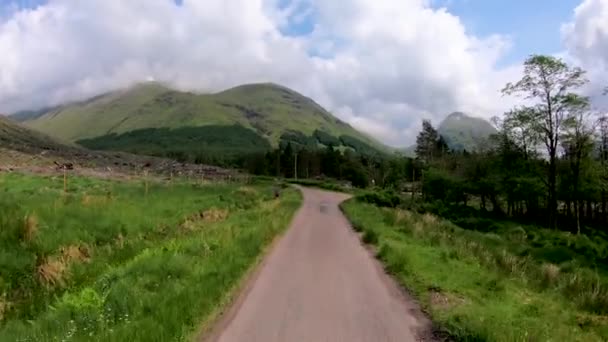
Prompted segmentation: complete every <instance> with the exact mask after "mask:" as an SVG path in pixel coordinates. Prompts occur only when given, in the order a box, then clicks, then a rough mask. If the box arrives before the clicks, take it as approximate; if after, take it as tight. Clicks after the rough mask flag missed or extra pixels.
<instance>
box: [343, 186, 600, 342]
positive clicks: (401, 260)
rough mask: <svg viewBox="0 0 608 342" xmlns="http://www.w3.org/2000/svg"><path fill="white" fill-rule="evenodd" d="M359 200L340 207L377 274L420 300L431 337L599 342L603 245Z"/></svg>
mask: <svg viewBox="0 0 608 342" xmlns="http://www.w3.org/2000/svg"><path fill="white" fill-rule="evenodd" d="M368 197H369V196H368ZM367 200H368V198H367V197H365V196H359V197H358V198H356V199H352V200H349V201H348V202H346V203H344V204H343V205H342V209H343V211H344V212H345V214H346V215H347V216H348V218H349V219H350V220H351V222H352V225H353V227H354V229H356V230H357V231H359V232H361V234H362V239H363V241H364V242H366V243H368V244H370V245H372V246H374V248H375V249H376V251H377V257H378V258H379V259H380V260H381V261H382V262H383V264H384V265H385V267H386V269H387V271H388V272H390V273H391V274H392V275H393V276H394V277H395V278H396V279H397V280H398V281H399V282H400V283H401V284H402V285H403V286H404V287H405V288H407V289H408V290H409V291H411V292H412V294H413V295H414V296H415V297H416V298H417V299H418V300H419V301H420V303H421V305H422V307H423V309H424V310H425V311H426V312H427V313H428V314H429V315H430V316H431V318H432V319H433V321H434V322H435V323H436V324H437V331H438V334H439V335H444V336H447V337H450V338H452V339H454V340H458V341H606V340H608V276H607V274H608V273H606V267H608V265H607V263H606V258H607V257H608V242H607V241H606V240H603V239H601V238H600V237H593V239H590V238H589V237H587V236H585V235H583V234H581V235H575V234H571V233H566V232H560V231H554V230H547V229H542V228H539V227H534V226H520V225H515V224H512V225H498V227H499V228H501V229H496V230H493V231H491V232H483V231H476V230H471V229H464V228H468V227H467V226H466V222H465V223H463V226H462V227H460V226H457V225H455V224H454V223H452V222H450V221H447V220H444V219H440V218H438V217H437V216H434V215H431V214H428V213H426V214H420V213H418V212H414V211H407V210H404V209H398V208H381V207H379V206H376V205H374V204H371V203H367ZM469 228H470V227H469Z"/></svg>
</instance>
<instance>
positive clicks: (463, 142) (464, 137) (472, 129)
mask: <svg viewBox="0 0 608 342" xmlns="http://www.w3.org/2000/svg"><path fill="white" fill-rule="evenodd" d="M437 132H438V133H439V134H440V135H441V136H442V137H443V138H444V139H445V142H446V144H447V145H448V146H449V147H450V148H451V149H452V150H454V151H463V150H468V151H474V150H476V149H478V147H479V146H482V145H483V144H484V142H486V141H487V140H488V137H490V136H491V135H493V134H496V128H494V127H493V126H492V124H490V123H489V122H487V121H486V120H484V119H479V118H474V117H471V116H468V115H466V114H464V113H460V112H455V113H452V114H450V115H448V116H447V117H446V118H445V119H444V120H443V121H442V122H441V123H440V124H439V125H438V126H437Z"/></svg>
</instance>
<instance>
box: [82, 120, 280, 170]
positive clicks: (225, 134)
mask: <svg viewBox="0 0 608 342" xmlns="http://www.w3.org/2000/svg"><path fill="white" fill-rule="evenodd" d="M77 142H78V143H79V144H80V145H82V146H85V147H87V148H90V149H94V150H113V151H126V152H132V153H138V154H147V155H155V156H166V157H169V158H172V159H176V160H178V161H182V162H185V161H190V162H195V161H198V162H201V163H202V162H209V161H213V160H217V159H220V158H223V159H224V160H227V161H230V160H236V159H237V158H238V157H242V156H243V155H246V154H251V153H257V152H265V151H268V150H270V148H271V147H270V144H269V143H268V141H267V140H266V139H265V138H264V137H261V136H260V135H258V134H257V133H256V132H255V131H253V130H251V129H248V128H245V127H243V126H239V125H234V126H202V127H181V128H175V129H168V128H146V129H141V130H135V131H131V132H127V133H123V134H119V135H117V134H115V133H112V134H108V135H104V136H100V137H96V138H93V139H86V140H79V141H77ZM214 158H215V159H214ZM227 164H230V163H229V162H228V163H227Z"/></svg>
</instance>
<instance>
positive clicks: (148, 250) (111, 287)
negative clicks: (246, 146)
mask: <svg viewBox="0 0 608 342" xmlns="http://www.w3.org/2000/svg"><path fill="white" fill-rule="evenodd" d="M62 190H63V184H62V178H61V177H34V176H23V175H18V174H0V193H1V196H0V234H1V235H0V293H2V294H3V295H2V296H0V300H2V301H3V302H2V304H3V305H4V304H6V303H8V304H9V305H8V311H5V312H3V314H4V321H3V322H1V324H0V340H2V341H4V340H6V341H18V340H32V341H43V340H44V341H46V340H63V339H73V340H99V341H150V340H158V339H161V340H183V339H188V338H189V336H190V335H192V334H193V333H194V332H195V330H197V329H198V328H199V326H198V324H199V322H208V320H210V319H212V318H213V316H212V315H214V314H216V313H217V312H218V311H219V310H218V307H219V306H221V305H223V304H224V303H225V302H226V298H227V296H229V295H230V293H231V291H232V289H233V288H234V287H235V286H236V284H237V283H238V282H239V281H240V279H241V277H242V276H243V274H244V273H245V272H246V271H247V270H248V269H249V267H250V266H251V265H252V264H253V263H254V262H255V261H256V259H257V258H258V256H259V255H260V253H261V252H262V250H263V248H264V247H265V246H266V245H267V244H268V243H270V241H272V239H273V238H274V237H275V236H276V234H277V233H279V232H280V231H282V230H283V229H284V228H285V227H286V226H287V225H288V222H289V220H290V218H291V216H292V214H293V213H294V212H295V210H296V209H297V207H298V206H299V195H298V194H297V193H296V192H295V191H294V190H291V189H287V190H283V192H282V195H281V197H280V199H278V200H275V199H274V196H273V195H272V191H271V188H270V187H269V186H268V185H267V183H262V184H260V185H250V186H247V187H243V186H242V185H239V184H210V185H197V184H190V183H182V182H179V181H173V182H172V183H171V184H162V183H157V182H152V183H151V184H150V186H149V191H148V194H147V195H146V194H145V192H144V186H143V184H142V183H140V182H138V181H135V182H115V181H107V180H96V179H91V178H79V177H72V178H70V183H69V192H68V193H67V194H64V193H63V191H62ZM262 223H263V224H262ZM243 228H246V229H243ZM26 232H27V234H26ZM52 272H55V273H52ZM43 275H45V276H48V277H51V276H56V277H57V278H56V279H57V280H58V281H57V282H52V283H51V282H48V281H46V278H44V277H42V276H43ZM3 308H6V306H4V307H3ZM1 319H2V318H0V320H1Z"/></svg>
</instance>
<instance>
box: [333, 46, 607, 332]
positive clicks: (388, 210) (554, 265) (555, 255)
mask: <svg viewBox="0 0 608 342" xmlns="http://www.w3.org/2000/svg"><path fill="white" fill-rule="evenodd" d="M584 83H585V79H584V72H583V71H582V70H580V69H577V68H573V67H570V66H568V65H567V64H565V63H564V62H563V61H561V60H560V59H557V58H553V57H547V56H531V57H530V58H529V59H528V60H527V61H526V63H525V73H524V77H523V78H522V80H520V81H519V82H517V83H515V84H509V85H507V86H506V88H505V90H504V92H505V94H507V95H509V94H521V95H523V97H525V98H526V102H525V104H526V105H522V106H518V107H516V108H514V109H513V110H511V111H509V112H507V113H506V114H505V115H504V117H503V118H501V119H495V120H494V122H495V123H496V126H497V130H496V133H495V134H493V135H492V136H490V137H489V139H488V140H487V141H486V143H485V144H483V145H482V146H481V147H480V148H478V149H476V150H471V151H468V150H462V151H460V150H457V149H451V148H448V147H449V145H448V144H447V139H445V138H444V137H443V136H442V134H441V132H439V131H438V130H436V129H435V128H434V127H433V126H432V125H431V124H430V122H423V125H422V131H421V132H420V134H419V135H418V138H417V146H416V158H415V159H408V158H396V159H393V160H390V161H388V162H386V163H385V165H386V167H385V168H384V172H383V173H382V174H383V175H385V177H381V178H379V179H380V182H378V183H377V184H376V185H377V188H376V189H375V191H372V192H367V193H364V194H361V195H359V196H357V200H352V201H350V202H348V203H346V204H345V205H344V210H345V212H346V214H347V216H349V218H350V219H351V221H352V222H353V226H354V227H355V228H356V229H357V230H359V231H361V232H362V239H363V240H364V241H365V242H367V243H370V244H373V245H375V246H377V248H378V257H379V258H380V259H381V260H382V261H383V262H384V264H385V265H386V267H387V269H388V270H389V271H390V272H392V273H393V274H394V275H395V276H396V278H397V279H398V280H399V281H400V282H401V283H402V284H404V285H405V286H406V287H408V288H409V289H410V290H412V291H413V292H414V294H415V295H416V296H417V297H418V298H420V299H421V301H422V303H423V305H424V306H425V307H426V309H427V310H428V311H429V313H430V314H431V316H432V318H433V319H434V320H435V321H436V322H438V323H439V324H440V326H441V327H442V328H443V329H444V330H445V331H446V333H448V334H449V335H451V336H453V337H455V338H456V339H457V340H491V341H513V340H516V341H517V340H542V341H545V340H556V341H604V340H606V339H608V318H607V317H608V231H606V227H607V226H608V225H607V224H608V212H607V211H606V210H607V208H606V207H607V204H606V190H607V186H608V173H607V172H608V169H607V168H606V165H607V161H608V154H607V153H606V151H608V143H607V142H608V128H607V127H608V124H606V122H608V119H607V118H606V117H605V116H599V117H598V116H595V113H593V112H592V111H591V110H590V108H589V103H588V99H587V98H585V97H582V96H580V95H577V93H576V90H577V89H578V88H579V87H580V86H582V85H583V84H584ZM454 270H458V272H454Z"/></svg>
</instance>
